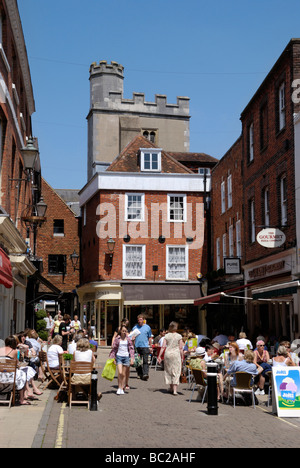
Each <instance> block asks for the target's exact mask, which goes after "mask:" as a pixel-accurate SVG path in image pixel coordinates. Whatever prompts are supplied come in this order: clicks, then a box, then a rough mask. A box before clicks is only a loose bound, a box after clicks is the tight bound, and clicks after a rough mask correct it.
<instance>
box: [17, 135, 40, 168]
mask: <svg viewBox="0 0 300 468" xmlns="http://www.w3.org/2000/svg"><path fill="white" fill-rule="evenodd" d="M21 154H22V156H23V161H24V167H25V170H27V171H30V170H32V169H34V165H35V161H36V159H37V157H38V154H39V150H38V149H37V148H36V147H35V146H34V140H33V138H32V137H29V138H28V141H27V145H26V146H25V147H24V148H22V149H21Z"/></svg>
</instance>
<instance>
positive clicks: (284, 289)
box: [252, 281, 300, 301]
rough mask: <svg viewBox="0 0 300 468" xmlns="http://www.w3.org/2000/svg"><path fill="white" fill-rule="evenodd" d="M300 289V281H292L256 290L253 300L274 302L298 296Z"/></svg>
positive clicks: (253, 292) (253, 293)
mask: <svg viewBox="0 0 300 468" xmlns="http://www.w3.org/2000/svg"><path fill="white" fill-rule="evenodd" d="M299 287H300V281H291V282H289V283H281V284H273V285H272V286H267V287H265V288H259V289H254V290H253V291H252V296H253V300H256V301H258V300H272V299H274V298H278V297H282V296H283V297H284V296H292V295H293V294H297V292H298V289H299Z"/></svg>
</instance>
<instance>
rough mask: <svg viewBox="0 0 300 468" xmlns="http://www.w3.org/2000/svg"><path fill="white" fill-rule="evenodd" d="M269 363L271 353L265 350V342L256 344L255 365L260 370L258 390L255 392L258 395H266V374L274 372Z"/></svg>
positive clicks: (261, 341)
mask: <svg viewBox="0 0 300 468" xmlns="http://www.w3.org/2000/svg"><path fill="white" fill-rule="evenodd" d="M269 361H270V355H269V352H268V351H267V350H266V349H265V342H264V341H263V340H259V341H258V342H257V343H256V349H255V350H254V364H256V366H257V368H258V369H259V380H258V388H257V390H256V392H255V394H256V395H264V394H265V390H264V388H265V381H266V373H267V372H270V371H271V370H272V367H271V365H270V364H269Z"/></svg>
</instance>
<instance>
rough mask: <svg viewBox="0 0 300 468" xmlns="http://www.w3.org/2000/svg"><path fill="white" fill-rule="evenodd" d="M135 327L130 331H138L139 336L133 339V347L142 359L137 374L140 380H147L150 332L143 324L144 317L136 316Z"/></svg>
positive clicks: (147, 326)
mask: <svg viewBox="0 0 300 468" xmlns="http://www.w3.org/2000/svg"><path fill="white" fill-rule="evenodd" d="M137 322H138V323H137V325H135V326H134V327H133V329H132V331H133V330H135V329H137V330H139V332H140V334H139V335H138V336H137V337H136V338H135V343H134V344H135V347H136V350H137V352H138V353H139V355H140V356H141V358H142V359H143V366H140V367H138V368H137V369H136V370H137V373H138V376H139V377H140V378H141V379H142V380H148V379H149V355H150V346H151V343H150V340H151V336H152V331H151V328H150V327H149V325H147V324H145V323H144V316H143V315H138V317H137Z"/></svg>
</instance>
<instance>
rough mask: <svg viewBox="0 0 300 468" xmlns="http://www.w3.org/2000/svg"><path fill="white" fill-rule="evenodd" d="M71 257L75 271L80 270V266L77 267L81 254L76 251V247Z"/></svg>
mask: <svg viewBox="0 0 300 468" xmlns="http://www.w3.org/2000/svg"><path fill="white" fill-rule="evenodd" d="M70 259H71V262H72V266H73V268H74V271H76V270H80V268H77V265H78V262H79V255H78V254H77V253H76V250H75V249H74V252H73V253H72V254H71V255H70Z"/></svg>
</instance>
